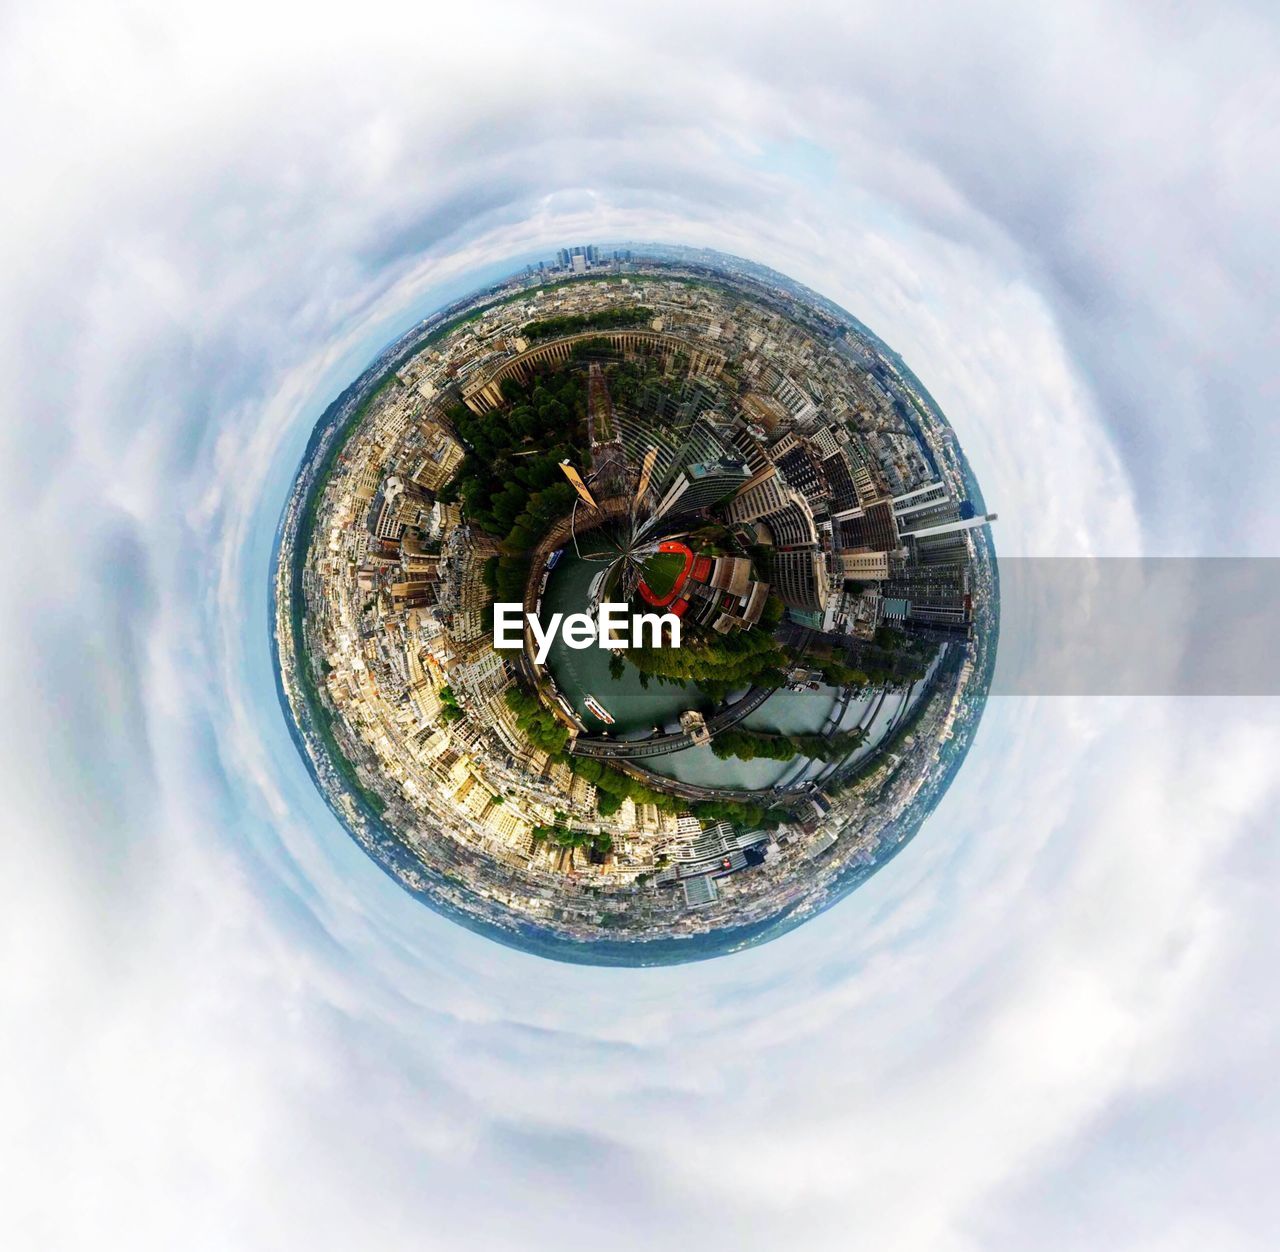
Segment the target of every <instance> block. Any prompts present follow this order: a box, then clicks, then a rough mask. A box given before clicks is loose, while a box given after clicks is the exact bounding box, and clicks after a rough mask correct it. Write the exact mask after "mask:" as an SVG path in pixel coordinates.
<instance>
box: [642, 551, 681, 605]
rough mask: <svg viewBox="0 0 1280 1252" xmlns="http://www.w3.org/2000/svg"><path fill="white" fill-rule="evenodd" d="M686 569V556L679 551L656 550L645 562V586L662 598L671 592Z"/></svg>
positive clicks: (658, 597)
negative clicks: (682, 571)
mask: <svg viewBox="0 0 1280 1252" xmlns="http://www.w3.org/2000/svg"><path fill="white" fill-rule="evenodd" d="M682 569H684V556H683V555H682V554H681V553H679V552H655V553H653V555H652V556H650V557H647V558H646V559H645V563H644V582H645V586H646V587H648V588H649V590H650V591H652V592H653V594H654V596H655V597H656V598H657V599H659V600H661V599H662V598H663V597H664V596H669V595H670V594H671V589H672V588H673V587H674V586H675V585H676V579H677V578H679V577H680V571H681V570H682Z"/></svg>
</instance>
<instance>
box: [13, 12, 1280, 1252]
mask: <svg viewBox="0 0 1280 1252" xmlns="http://www.w3.org/2000/svg"><path fill="white" fill-rule="evenodd" d="M1278 27H1280V23H1278V22H1277V20H1276V16H1275V14H1274V12H1273V11H1272V9H1271V8H1270V7H1269V6H1265V5H1257V4H1254V5H1250V4H1240V5H1232V4H1223V5H1216V6H1212V7H1210V8H1204V9H1203V10H1202V11H1201V12H1199V13H1197V12H1195V11H1194V10H1193V9H1192V8H1191V7H1189V6H1182V5H1173V4H1136V3H1119V4H1111V5H1107V6H1100V5H1092V4H1087V3H1085V4H1076V5H1066V6H1027V5H1019V4H983V3H978V4H969V5H966V6H960V7H953V6H948V8H947V10H946V11H938V10H935V9H934V8H932V7H930V6H920V5H913V4H902V3H896V4H889V3H878V4H859V3H857V2H856V0H854V2H853V3H849V2H847V0H846V2H844V3H839V4H832V5H830V6H803V5H801V6H796V5H791V4H788V5H782V4H769V5H763V4H755V5H741V4H735V5H730V4H723V5H721V4H715V3H705V2H703V3H698V4H687V3H686V4H671V5H666V4H649V5H644V6H625V7H623V6H605V5H587V4H581V5H575V4H552V5H539V6H523V5H520V6H511V7H507V6H506V5H504V4H500V3H493V2H492V0H486V2H485V3H482V4H476V5H456V6H447V7H443V6H438V5H434V4H430V3H418V4H412V5H409V4H404V5H402V4H396V3H391V4H386V3H382V0H369V2H367V3H364V4H360V5H332V4H328V3H323V2H319V3H310V4H307V5H297V6H294V5H288V4H280V3H276V2H275V0H254V3H252V4H249V3H242V2H239V0H229V2H226V3H221V4H217V5H214V4H209V3H205V4H194V3H190V2H189V0H185V2H183V0H180V2H178V3H172V2H170V3H164V4H161V3H145V2H133V3H130V2H123V3H119V4H114V5H89V4H76V3H61V2H60V0H46V2H44V3H41V4H40V5H25V6H19V5H10V6H7V7H5V8H4V9H3V10H0V119H2V120H0V159H2V160H3V169H4V172H5V180H4V182H5V190H4V193H3V195H2V196H0V277H2V278H3V285H2V287H0V293H2V294H0V353H3V357H2V358H0V364H2V366H3V371H4V379H5V383H6V385H5V387H4V389H3V392H0V483H2V484H3V489H4V493H5V497H6V499H7V501H8V508H7V511H6V516H7V520H8V523H9V527H10V531H9V533H10V540H9V548H8V551H9V556H10V565H9V576H8V578H7V580H6V581H5V584H4V586H5V590H4V591H3V592H2V593H0V642H2V643H3V646H2V647H0V699H2V700H3V705H4V708H5V710H6V716H5V717H4V718H3V721H0V782H2V783H3V787H4V797H3V803H4V809H3V813H4V816H3V819H2V821H0V830H3V833H4V836H5V857H4V872H3V876H2V877H0V943H2V945H3V946H2V947H0V953H2V956H3V960H2V962H0V1013H3V1018H2V1019H0V1117H2V1120H3V1125H4V1128H5V1134H4V1135H3V1137H2V1138H0V1145H2V1146H0V1243H3V1245H4V1246H6V1247H12V1248H15V1249H24V1250H25V1249H28V1248H31V1249H46V1248H47V1249H64V1248H73V1249H79V1248H103V1247H108V1248H114V1247H122V1248H124V1247H127V1248H131V1249H153V1248H154V1249H171V1248H175V1247H181V1248H192V1249H214V1250H223V1249H237V1250H239V1249H250V1250H256V1249H281V1248H290V1249H291V1248H295V1247H296V1248H308V1249H317V1250H327V1249H330V1248H332V1249H339V1248H342V1249H346V1248H351V1247H359V1248H377V1249H383V1248H386V1249H401V1248H403V1249H409V1248H413V1249H421V1248H424V1247H425V1248H442V1249H456V1248H468V1249H470V1248H478V1249H486V1250H487V1249H506V1248H521V1249H528V1248H544V1247H545V1248H554V1249H557V1250H565V1252H569V1250H572V1249H578V1248H583V1249H586V1248H591V1249H599V1248H601V1247H608V1248H620V1249H641V1248H650V1247H653V1246H657V1245H666V1246H694V1245H696V1244H701V1246H703V1247H707V1248H713V1249H721V1248H724V1249H757V1248H759V1249H775V1248H779V1247H801V1248H813V1249H841V1250H845V1249H849V1248H851V1247H854V1248H860V1247H881V1248H884V1247H888V1248H894V1249H908V1250H911V1252H914V1250H915V1249H923V1250H925V1252H934V1250H938V1252H952V1250H954V1252H970V1250H978V1249H981V1250H987V1249H999V1250H1004V1249H1008V1250H1010V1252H1013V1250H1021V1249H1025V1248H1028V1247H1036V1248H1044V1249H1051V1250H1053V1249H1064V1250H1065V1249H1076V1248H1080V1247H1093V1248H1105V1249H1126V1250H1127V1249H1140V1250H1143V1252H1146V1250H1155V1249H1159V1250H1164V1249H1188V1250H1193V1252H1201V1250H1203V1249H1206V1248H1212V1249H1215V1250H1216V1249H1226V1250H1233V1249H1254V1248H1257V1249H1263V1248H1267V1249H1270V1248H1273V1247H1274V1246H1275V1242H1276V1238H1275V1236H1276V1231H1277V1229H1278V1228H1280V1201H1278V1200H1277V1194H1276V1189H1275V1187H1274V1185H1273V1182H1272V1179H1271V1169H1270V1168H1269V1167H1270V1166H1271V1165H1272V1163H1273V1162H1274V1160H1275V1159H1276V1157H1277V1153H1278V1151H1280V1133H1278V1132H1277V1122H1278V1119H1280V1079H1278V1078H1277V1075H1276V1071H1275V1066H1274V1054H1275V1050H1276V1045H1277V1034H1278V1033H1280V1006H1278V1005H1277V1003H1276V1000H1275V996H1274V969H1275V963H1276V959H1277V956H1280V952H1278V951H1277V949H1278V947H1280V945H1278V943H1277V940H1278V938H1280V923H1278V922H1277V912H1278V911H1277V909H1276V907H1275V903H1274V899H1275V895H1276V892H1277V890H1280V858H1278V856H1277V848H1276V841H1275V825H1276V819H1275V813H1276V809H1277V802H1278V801H1280V795H1278V794H1277V793H1278V792H1280V779H1278V776H1277V771H1276V765H1275V762H1276V760H1277V758H1278V757H1280V708H1278V707H1277V703H1276V702H1275V701H1274V700H1265V699H1236V700H1228V699H1198V700H1192V699H1173V698H1169V699H1118V698H1111V699H1104V698H1094V699H1075V698H1055V699H1048V698H1040V699H1033V698H1025V699H1013V698H1004V699H998V700H993V701H992V703H991V706H990V708H989V710H988V713H987V716H986V719H985V721H984V723H983V727H982V732H981V734H980V737H979V739H978V742H977V744H976V746H975V748H974V750H973V752H972V753H971V755H970V758H969V760H968V763H967V764H966V766H965V768H964V770H963V771H962V774H961V776H960V778H959V780H958V781H957V783H956V785H955V786H954V787H953V789H952V791H951V792H950V794H949V795H948V797H947V799H946V800H945V802H944V803H943V805H942V806H941V807H940V808H939V810H938V811H937V813H936V814H935V815H934V817H933V818H932V819H931V820H930V822H929V823H928V824H927V825H926V827H925V829H924V831H923V832H922V833H921V835H920V836H919V837H918V838H917V839H916V841H915V842H914V843H913V845H912V846H911V848H910V849H909V850H908V851H907V852H906V853H904V854H903V855H902V856H900V857H898V858H897V859H896V860H894V861H893V862H892V863H891V864H890V866H889V867H888V868H887V869H886V870H884V871H883V872H882V873H880V874H879V875H878V876H876V877H875V878H874V879H873V880H872V881H871V882H870V883H869V884H868V885H867V886H865V887H864V888H862V889H861V890H860V891H859V892H856V893H855V894H854V895H853V896H852V897H850V898H849V899H847V900H846V901H845V902H843V903H842V904H841V905H840V906H839V907H837V908H835V909H833V910H831V911H830V912H828V913H827V914H825V915H823V916H822V917H820V918H819V919H817V920H816V921H814V922H812V923H810V924H809V925H806V926H804V927H802V928H800V929H799V930H797V931H796V932H794V933H792V934H791V935H789V936H787V937H785V938H783V939H781V940H778V941H776V942H774V943H772V944H769V945H766V946H765V947H763V948H761V949H758V950H756V951H752V952H749V953H744V954H740V955H737V956H734V957H730V958H725V959H722V960H718V961H713V962H709V963H706V964H702V965H695V966H688V967H676V968H671V969H664V970H649V971H626V970H593V969H584V968H578V967H570V966H562V965H557V964H554V963H550V962H546V961H542V960H538V959H535V958H532V957H527V956H523V955H521V954H519V953H516V952H513V951H509V950H507V949H504V948H501V947H498V946H497V945H494V944H492V943H489V942H486V941H484V940H481V939H479V938H476V937H474V936H472V935H470V934H468V933H466V932H464V931H463V930H461V929H459V928H457V927H454V926H451V925H449V924H448V923H446V922H445V921H443V920H442V919H440V918H438V917H436V916H435V915H434V914H432V913H430V912H429V911H427V910H426V909H424V908H423V907H422V906H420V905H418V904H416V903H415V902H414V901H413V900H411V899H410V898H409V897H408V896H407V895H406V894H404V893H403V892H401V891H400V890H398V889H397V888H396V887H395V885H394V884H393V883H392V882H391V881H390V880H389V879H387V878H386V877H385V876H384V875H383V874H382V873H381V871H379V870H378V869H377V868H376V867H375V866H374V865H373V864H372V863H371V862H370V861H368V860H367V858H365V857H364V856H363V854H362V853H361V852H360V851H359V850H358V849H357V848H356V847H355V845H354V844H353V843H351V841H350V840H349V839H348V838H347V837H346V836H345V834H344V833H343V831H342V830H341V829H340V828H339V827H338V825H337V824H336V823H335V821H334V820H333V819H332V818H331V816H330V815H329V813H328V811H327V810H326V809H325V807H324V806H323V804H322V803H321V802H320V800H319V798H318V796H317V794H316V793H315V791H314V788H313V787H312V786H311V784H310V781H309V779H308V777H307V775H306V773H305V772H304V770H303V767H302V765H301V763H300V761H299V760H298V758H297V755H296V753H295V751H294V749H293V747H292V745H291V743H290V741H289V739H288V736H287V733H286V731H285V727H284V724H283V722H282V719H281V714H280V711H279V708H278V706H277V703H276V698H275V693H274V689H273V685H272V677H271V662H270V655H269V648H268V638H267V572H268V568H269V562H270V556H271V543H272V536H273V531H274V527H275V524H276V521H277V519H278V517H279V510H280V506H281V503H282V500H283V498H284V494H285V492H286V491H287V488H288V484H289V480H290V477H291V474H292V472H293V470H294V468H295V467H296V464H297V461H298V457H299V455H300V453H301V450H302V447H303V445H304V443H305V441H306V438H307V434H308V432H309V429H310V426H311V424H312V423H313V422H314V420H315V418H316V417H317V416H318V414H319V412H320V411H321V409H322V408H323V407H324V405H325V404H326V403H327V402H328V400H329V399H331V398H332V396H333V395H334V394H335V393H336V392H337V391H338V390H339V389H340V388H341V387H342V386H343V385H344V384H345V383H346V382H347V381H348V380H349V379H350V377H352V376H353V375H354V374H355V373H356V372H357V371H358V370H359V369H360V368H361V366H362V365H363V364H364V363H365V361H366V360H367V359H368V357H369V356H370V355H371V354H372V352H373V351H374V350H376V348H377V347H378V346H379V345H381V344H382V343H383V342H385V341H386V340H387V339H389V338H390V337H391V336H392V335H394V334H396V333H398V332H400V331H401V330H403V329H404V328H405V327H406V326H407V325H409V324H411V323H412V322H413V321H414V320H415V319H416V318H418V317H420V316H422V315H423V314H424V313H426V312H427V311H429V310H430V309H432V308H434V307H436V306H438V305H439V304H440V303H441V302H442V301H443V300H444V299H447V298H450V297H451V296H453V295H456V294H458V293H459V292H461V291H463V290H465V289H466V288H467V287H468V286H469V285H470V284H471V283H473V282H475V281H476V279H477V277H479V276H484V275H491V274H492V273H494V272H495V271H494V266H495V265H497V264H498V263H499V262H502V261H503V260H504V259H507V258H511V257H515V256H523V255H527V254H529V253H531V252H534V251H537V250H543V251H548V250H550V249H552V248H554V247H557V246H560V245H561V244H566V243H569V244H571V243H575V242H590V241H593V240H606V239H609V240H616V239H659V240H664V241H669V242H683V243H694V244H709V245H714V246H717V247H720V248H723V249H725V250H727V251H731V252H735V253H738V254H741V255H744V256H748V257H751V258H753V259H756V260H759V261H762V262H765V263H768V264H772V265H774V266H776V267H777V268H779V269H781V270H783V271H785V272H787V273H789V274H791V275H792V276H794V277H796V278H798V279H800V280H801V281H805V282H808V283H809V284H811V285H812V286H814V287H815V288H817V289H818V290H820V291H822V292H823V293H824V294H826V295H828V296H830V297H832V298H833V299H835V300H837V301H839V302H841V303H842V304H844V305H845V306H846V307H847V308H848V309H850V310H851V311H852V312H853V313H855V314H856V315H857V316H859V317H860V318H862V319H863V320H864V321H865V322H867V324H869V325H870V326H871V327H872V328H873V329H874V330H876V331H877V332H878V333H879V334H880V335H881V336H883V337H884V338H885V339H886V340H887V341H888V342H889V343H890V344H892V345H893V346H894V347H895V348H897V349H898V350H899V351H900V352H902V354H903V355H904V356H905V357H906V359H907V361H908V362H909V363H910V364H911V365H912V367H913V368H914V369H915V371H916V372H917V373H918V374H919V376H920V377H921V378H922V379H923V381H924V382H925V383H926V385H927V386H928V387H929V388H930V390H931V391H932V392H933V394H934V396H935V397H936V398H937V399H938V401H939V402H940V403H941V404H942V406H943V407H944V409H945V410H946V412H947V413H948V415H949V416H950V418H951V420H952V422H953V424H954V426H955V427H956V429H957V431H958V432H959V434H960V437H961V439H962V441H963V443H964V446H965V448H966V449H967V451H968V452H969V455H970V458H971V460H972V462H973V465H974V468H975V470H976V472H977V474H978V476H979V479H980V481H981V482H982V485H983V488H984V491H985V494H986V496H987V499H988V501H989V503H990V504H991V506H992V507H994V508H996V509H998V511H999V513H1000V515H1001V519H1000V522H999V524H998V534H997V545H998V549H999V551H1000V553H1001V555H1003V556H1019V555H1033V556H1065V555H1084V554H1103V555H1139V554H1162V555H1178V556H1222V555H1229V554H1236V555H1247V556H1275V555H1277V547H1278V546H1280V545H1278V541H1280V522H1277V518H1276V513H1275V505H1274V502H1275V500H1276V499H1277V498H1278V496H1280V481H1278V480H1280V458H1277V457H1276V455H1275V449H1274V425H1275V412H1276V404H1277V399H1278V396H1280V389H1278V387H1277V375H1278V370H1277V361H1278V360H1280V342H1278V339H1280V336H1278V334H1277V329H1278V328H1277V309H1278V308H1280V248H1278V247H1277V244H1276V240H1275V226H1276V222H1277V221H1280V175H1278V174H1277V168H1278V166H1277V157H1280V138H1278V135H1277V118H1280V73H1277V70H1280V57H1278V56H1277V35H1278Z"/></svg>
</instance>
